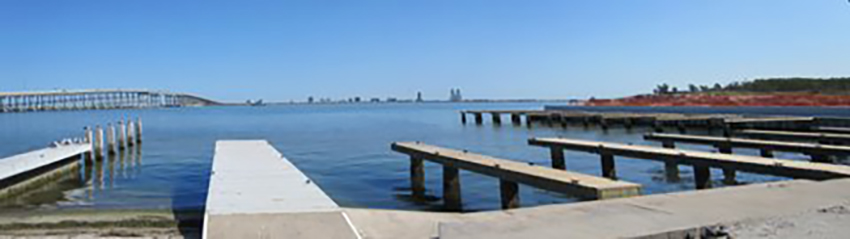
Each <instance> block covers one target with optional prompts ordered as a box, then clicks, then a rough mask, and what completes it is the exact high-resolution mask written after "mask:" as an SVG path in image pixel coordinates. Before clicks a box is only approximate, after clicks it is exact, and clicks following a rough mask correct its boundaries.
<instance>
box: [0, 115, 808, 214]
mask: <svg viewBox="0 0 850 239" xmlns="http://www.w3.org/2000/svg"><path fill="white" fill-rule="evenodd" d="M542 107H543V105H542V104H537V103H522V104H519V103H511V104H502V103H500V104H495V103H493V104H439V103H433V104H379V105H370V104H364V105H292V106H268V107H208V108H181V109H152V110H133V111H76V112H39V113H26V114H0V125H2V127H0V145H2V148H0V157H6V156H9V155H13V154H18V153H22V152H25V151H28V150H33V149H37V148H43V147H45V146H46V145H47V143H48V142H51V141H53V140H55V139H58V138H62V137H72V136H73V137H77V136H81V135H82V127H83V126H86V125H95V124H105V123H106V122H109V121H115V120H117V119H118V118H119V117H126V116H133V117H135V116H141V117H142V119H143V121H144V127H145V128H144V133H145V135H144V139H145V142H144V145H143V147H142V149H141V150H140V151H134V152H130V153H128V154H127V155H120V156H117V157H115V158H111V159H107V160H104V161H103V162H101V163H96V164H95V165H92V167H84V169H81V170H80V174H79V175H78V176H75V177H69V178H68V179H67V180H63V181H61V182H59V183H55V184H52V185H50V186H49V187H48V188H47V189H44V190H41V191H39V192H37V193H34V194H33V195H32V196H29V197H26V198H23V199H21V200H19V201H17V202H13V203H12V205H11V207H15V208H30V209H32V208H43V209H53V208H87V207H94V208H137V209H150V208H178V209H188V208H202V207H203V205H204V201H205V199H206V198H205V195H206V190H207V184H208V178H209V170H210V165H211V160H212V154H213V147H214V143H215V141H216V140H220V139H266V140H269V141H270V142H271V143H272V145H274V146H275V147H276V148H277V149H278V150H279V151H281V152H282V153H283V154H284V155H285V156H286V157H287V158H288V159H289V160H290V161H292V162H293V163H294V164H295V165H297V166H298V167H299V168H300V169H301V170H302V171H304V172H305V173H306V174H307V175H308V176H310V177H311V178H313V180H314V181H315V182H316V183H317V184H318V185H319V186H320V187H322V188H323V189H324V190H325V191H326V192H327V193H328V194H329V195H330V196H331V198H333V199H334V200H335V201H336V202H337V203H338V204H340V205H343V206H349V207H367V208H386V209H410V210H439V209H440V205H441V202H440V201H439V200H438V199H439V197H440V196H441V195H440V194H441V181H440V179H441V168H440V167H439V166H438V165H436V164H431V163H426V169H425V170H426V173H425V174H426V187H427V188H428V195H430V196H432V198H431V200H427V201H420V200H417V201H413V200H410V194H411V193H410V190H409V178H408V176H409V171H408V167H409V161H408V158H407V157H406V156H405V155H403V154H399V153H394V152H392V151H391V150H390V148H389V147H390V143H392V142H394V141H422V142H426V143H429V144H435V145H440V146H444V147H450V148H458V149H468V150H469V151H471V152H476V153H483V154H487V155H492V156H497V157H501V158H507V159H513V160H518V161H523V162H533V163H535V164H540V165H549V152H548V150H547V149H544V148H539V147H532V146H528V145H527V143H526V140H527V139H528V138H529V137H535V136H537V137H540V136H563V137H570V138H580V139H589V140H600V141H614V142H627V143H635V144H650V145H657V144H656V143H653V142H646V141H643V140H642V139H641V135H642V134H643V133H645V132H647V131H648V129H634V130H631V131H626V130H624V129H612V130H609V131H608V132H603V131H601V130H598V129H597V128H593V127H591V128H589V129H585V128H582V127H576V126H573V127H570V128H568V129H561V128H546V127H533V128H530V129H529V128H526V127H513V126H511V125H509V124H508V125H505V126H501V127H498V126H493V125H491V124H490V120H489V117H487V118H485V124H484V125H483V126H475V125H474V124H468V125H462V124H461V123H460V120H459V115H458V113H457V111H458V110H462V109H542ZM702 110H705V109H702ZM686 111H694V112H698V111H700V109H686ZM815 113H817V112H815ZM813 114H814V113H813ZM503 121H505V122H510V121H509V120H508V119H507V118H505V119H504V120H503ZM696 133H700V132H696ZM702 133H707V132H702ZM685 147H686V148H693V149H702V150H712V149H711V148H709V147H705V146H685ZM736 153H743V154H752V155H757V154H758V152H757V151H755V150H737V149H736ZM777 156H778V157H782V158H792V159H805V157H804V156H803V155H798V154H778V155H777ZM567 166H568V167H569V169H570V170H573V171H578V172H583V173H587V174H593V175H598V174H599V168H600V167H599V160H598V156H596V155H592V154H585V153H576V152H567ZM86 168H88V169H86ZM662 169H663V165H662V164H660V163H656V162H653V161H645V160H633V159H618V161H617V171H618V174H619V176H620V177H621V179H622V180H627V181H631V182H636V183H640V184H643V185H644V191H645V193H649V194H654V193H662V192H671V191H681V190H691V188H692V187H693V182H692V175H691V170H690V168H687V167H682V168H681V171H682V181H680V182H667V181H665V180H664V179H663V175H664V174H663V171H662ZM721 175H722V174H721V173H720V172H715V173H713V176H714V180H715V184H716V185H720V184H721V183H720V177H721ZM461 178H462V188H463V191H462V193H463V195H462V197H463V200H464V208H465V210H470V211H477V210H491V209H497V208H499V205H500V204H499V195H498V181H497V180H496V179H494V178H490V177H486V176H481V175H476V174H472V173H468V172H463V171H462V174H461ZM739 179H740V180H741V181H743V182H744V183H753V182H762V181H772V180H783V178H776V177H769V176H760V175H752V174H746V173H739ZM269 183H274V182H269ZM520 191H521V195H520V197H521V201H522V204H523V205H524V206H528V205H540V204H551V203H559V202H571V201H575V200H576V199H574V198H571V197H569V196H565V195H560V194H556V193H550V192H545V191H542V190H538V189H534V188H530V187H524V186H521V189H520ZM7 204H8V203H7ZM8 207H9V205H7V209H8Z"/></svg>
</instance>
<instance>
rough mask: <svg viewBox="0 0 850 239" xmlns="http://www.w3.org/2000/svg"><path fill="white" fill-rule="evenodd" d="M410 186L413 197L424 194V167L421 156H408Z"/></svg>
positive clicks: (419, 196)
mask: <svg viewBox="0 0 850 239" xmlns="http://www.w3.org/2000/svg"><path fill="white" fill-rule="evenodd" d="M410 188H411V190H412V191H413V197H418V198H422V197H423V196H425V167H424V164H423V160H422V158H418V157H416V156H410Z"/></svg>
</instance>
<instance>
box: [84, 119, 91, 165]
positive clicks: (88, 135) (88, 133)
mask: <svg viewBox="0 0 850 239" xmlns="http://www.w3.org/2000/svg"><path fill="white" fill-rule="evenodd" d="M83 131H85V134H86V135H85V143H86V144H88V145H89V146H88V147H91V150H90V151H88V152H86V153H84V154H83V157H85V159H86V161H89V160H91V159H92V152H93V151H94V143H93V142H94V135H93V134H92V131H91V128H89V127H88V126H86V127H83Z"/></svg>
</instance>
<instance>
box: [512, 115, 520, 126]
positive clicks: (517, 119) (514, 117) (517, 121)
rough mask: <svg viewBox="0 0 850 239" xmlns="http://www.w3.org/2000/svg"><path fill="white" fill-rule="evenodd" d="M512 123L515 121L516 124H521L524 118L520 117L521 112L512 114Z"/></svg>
mask: <svg viewBox="0 0 850 239" xmlns="http://www.w3.org/2000/svg"><path fill="white" fill-rule="evenodd" d="M511 123H513V124H514V125H521V124H522V119H521V118H520V115H519V114H511Z"/></svg>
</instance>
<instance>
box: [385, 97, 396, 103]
mask: <svg viewBox="0 0 850 239" xmlns="http://www.w3.org/2000/svg"><path fill="white" fill-rule="evenodd" d="M396 101H398V99H396V98H393V97H388V98H387V102H396Z"/></svg>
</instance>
